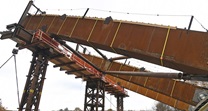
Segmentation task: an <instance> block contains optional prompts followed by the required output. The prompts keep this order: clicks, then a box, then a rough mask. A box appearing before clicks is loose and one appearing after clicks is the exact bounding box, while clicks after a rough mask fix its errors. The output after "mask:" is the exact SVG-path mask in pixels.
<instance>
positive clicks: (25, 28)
mask: <svg viewBox="0 0 208 111" xmlns="http://www.w3.org/2000/svg"><path fill="white" fill-rule="evenodd" d="M31 18H32V16H30V19H29V21H28V22H27V24H26V26H25V29H27V28H28V24H29V23H30V21H31Z"/></svg>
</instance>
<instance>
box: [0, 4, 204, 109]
mask: <svg viewBox="0 0 208 111" xmlns="http://www.w3.org/2000/svg"><path fill="white" fill-rule="evenodd" d="M32 6H34V7H35V8H36V9H37V12H36V13H35V14H34V15H31V14H29V13H28V11H29V9H30V7H32ZM39 12H40V13H41V14H38V13H39ZM85 15H86V13H85V14H84V16H82V17H79V16H67V15H47V14H46V13H45V12H43V11H41V10H40V9H39V8H37V7H36V6H35V5H34V4H33V2H32V1H30V2H29V3H28V6H27V7H26V9H25V11H24V13H23V15H22V17H21V18H20V20H19V22H18V23H16V24H10V25H8V26H7V29H8V31H5V32H2V37H1V39H2V40H4V39H11V40H13V41H15V42H16V43H17V47H18V48H19V50H21V49H25V48H26V49H29V50H30V51H32V52H33V59H32V62H31V66H30V69H29V73H28V76H27V80H26V84H25V88H24V93H23V95H22V99H21V104H20V106H19V111H22V110H26V111H31V110H38V108H39V104H40V98H41V92H42V88H43V83H44V78H45V74H46V70H47V64H48V62H49V61H50V62H52V63H54V64H55V65H54V67H60V70H61V71H63V70H64V71H65V73H67V74H74V75H76V78H81V79H83V80H85V81H87V83H86V91H85V100H84V101H85V104H84V110H85V111H94V110H96V111H98V110H102V111H103V110H104V99H105V98H104V96H105V91H107V92H108V93H110V94H112V95H115V97H116V98H117V110H118V111H123V98H124V97H128V94H127V92H126V91H125V90H124V89H128V90H131V91H134V92H136V93H138V94H142V95H144V96H147V97H150V98H152V99H154V100H157V101H160V102H163V103H165V104H167V105H170V106H172V107H175V108H177V109H181V110H186V111H187V110H192V107H195V110H202V109H206V102H207V97H206V96H207V95H208V91H207V89H206V88H203V87H199V86H196V85H191V84H188V83H185V82H181V81H180V80H181V79H184V80H199V81H208V68H207V62H208V61H207V55H208V51H207V47H206V46H207V38H208V33H207V32H198V31H192V30H186V29H179V28H176V27H171V26H160V25H151V24H145V23H135V22H126V21H118V20H113V19H112V18H110V17H107V18H106V19H99V18H88V17H85ZM66 42H75V43H78V44H83V45H87V46H90V47H93V48H94V49H95V50H96V51H97V52H98V53H99V54H100V55H101V57H96V56H92V55H87V54H84V53H83V54H82V53H80V52H77V51H76V50H75V49H73V48H71V46H69V45H67V43H66ZM99 49H102V50H106V51H109V52H113V53H116V54H120V55H123V57H118V58H111V59H108V58H107V57H105V55H104V54H102V53H101V52H100V51H99ZM127 58H135V59H139V60H144V61H147V62H150V63H153V64H157V65H161V66H164V67H169V68H172V69H176V70H179V71H181V72H182V73H164V72H161V73H156V72H150V71H148V70H145V69H143V68H137V67H133V66H129V65H127V64H122V63H118V62H116V61H115V60H118V59H127ZM201 95H203V97H201Z"/></svg>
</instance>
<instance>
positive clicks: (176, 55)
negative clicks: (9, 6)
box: [22, 15, 208, 75]
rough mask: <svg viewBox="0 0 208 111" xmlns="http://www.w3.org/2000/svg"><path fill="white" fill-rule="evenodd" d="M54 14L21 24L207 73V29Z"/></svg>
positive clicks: (182, 68) (110, 49)
mask: <svg viewBox="0 0 208 111" xmlns="http://www.w3.org/2000/svg"><path fill="white" fill-rule="evenodd" d="M103 22H104V21H103V19H97V18H85V19H81V18H80V17H66V18H65V19H61V17H60V16H55V15H41V16H38V15H36V16H29V17H27V18H26V19H25V20H24V22H23V24H22V25H23V26H24V27H25V28H26V29H27V30H36V29H38V28H41V27H43V26H45V27H46V32H48V33H53V34H57V35H59V37H62V38H63V39H65V40H68V41H73V42H76V43H81V44H85V45H89V46H94V47H96V48H100V49H104V50H107V51H111V52H115V53H119V54H122V55H125V56H127V57H133V58H137V59H141V60H144V61H147V62H151V63H154V64H158V65H164V66H166V67H169V68H173V69H177V70H180V71H183V72H186V73H190V74H202V75H208V68H207V62H208V60H207V59H208V58H207V55H208V51H207V50H208V49H207V48H208V47H207V44H208V42H207V41H208V33H206V32H197V31H188V32H187V30H184V29H176V28H174V27H164V26H158V25H150V24H141V23H132V22H125V21H113V22H110V23H109V24H104V23H103Z"/></svg>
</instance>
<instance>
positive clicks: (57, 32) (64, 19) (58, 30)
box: [57, 17, 68, 35]
mask: <svg viewBox="0 0 208 111" xmlns="http://www.w3.org/2000/svg"><path fill="white" fill-rule="evenodd" d="M67 18H68V17H66V18H65V19H64V21H63V23H62V24H61V26H60V28H59V30H58V32H57V35H58V34H59V32H60V31H61V29H62V27H63V25H64V23H65V21H66V19H67Z"/></svg>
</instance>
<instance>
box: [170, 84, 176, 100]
mask: <svg viewBox="0 0 208 111" xmlns="http://www.w3.org/2000/svg"><path fill="white" fill-rule="evenodd" d="M175 85H176V80H174V83H173V87H172V90H171V93H170V97H172V96H173V91H174V89H175Z"/></svg>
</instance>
